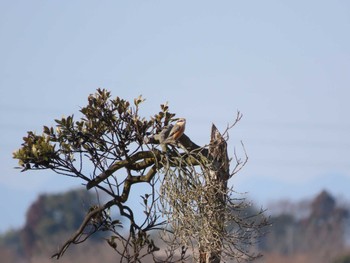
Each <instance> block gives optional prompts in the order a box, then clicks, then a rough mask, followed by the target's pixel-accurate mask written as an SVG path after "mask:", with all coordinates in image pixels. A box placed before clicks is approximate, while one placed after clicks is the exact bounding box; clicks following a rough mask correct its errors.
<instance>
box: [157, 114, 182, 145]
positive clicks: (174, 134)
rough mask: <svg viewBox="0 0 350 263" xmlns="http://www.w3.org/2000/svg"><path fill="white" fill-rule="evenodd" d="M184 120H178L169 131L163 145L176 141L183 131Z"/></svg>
mask: <svg viewBox="0 0 350 263" xmlns="http://www.w3.org/2000/svg"><path fill="white" fill-rule="evenodd" d="M185 127H186V119H185V118H179V119H178V120H177V122H176V123H175V125H174V126H173V128H172V129H171V130H170V133H169V135H168V137H167V138H166V139H165V140H164V141H163V143H170V142H175V141H177V140H178V139H179V138H180V137H181V136H182V134H183V133H184V131H185Z"/></svg>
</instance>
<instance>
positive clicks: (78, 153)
mask: <svg viewBox="0 0 350 263" xmlns="http://www.w3.org/2000/svg"><path fill="white" fill-rule="evenodd" d="M143 101H144V100H143V99H142V97H139V98H136V99H135V100H134V105H131V104H130V102H128V101H126V100H123V99H120V98H119V97H117V98H115V99H112V98H111V94H110V92H108V91H106V90H102V89H98V90H97V92H96V93H95V94H94V95H90V96H89V98H88V105H87V106H86V107H83V108H82V109H81V110H80V112H81V117H80V118H79V120H78V121H74V116H73V115H72V116H69V117H67V118H62V119H60V120H55V121H56V123H57V125H56V127H55V128H54V127H47V126H44V128H43V134H41V135H36V134H35V133H33V132H28V135H27V136H26V137H24V142H23V144H22V147H21V148H20V149H19V150H17V151H16V152H15V153H14V158H16V159H18V160H19V164H20V166H21V167H22V168H23V170H22V171H26V170H44V169H49V170H52V171H54V172H56V173H58V174H61V175H65V176H71V177H76V178H80V179H82V180H83V182H85V185H86V187H87V189H92V188H94V189H96V193H97V194H101V193H104V195H107V196H108V197H109V200H107V201H106V202H101V203H99V204H93V205H92V206H91V208H90V210H89V212H88V213H87V215H86V216H85V219H84V220H83V222H82V223H81V226H80V227H79V229H77V231H76V232H75V233H74V234H73V235H72V236H71V238H70V239H69V240H67V242H66V243H65V244H63V246H62V247H61V248H60V250H59V251H58V252H57V253H56V254H54V255H53V257H55V258H57V259H58V258H60V257H61V256H62V255H63V254H64V253H65V251H66V250H67V248H68V247H69V246H70V245H71V244H78V243H81V242H84V241H85V240H86V239H87V238H89V237H90V236H91V235H92V234H94V233H96V232H98V231H109V232H110V233H111V234H110V237H109V238H108V240H107V242H108V244H109V245H110V246H111V247H112V248H113V249H114V250H115V251H116V252H117V253H118V254H119V255H120V258H121V262H141V261H142V260H147V259H148V260H149V259H150V257H151V258H152V260H153V261H155V262H185V261H197V262H225V261H227V260H235V261H238V262H239V261H241V260H251V259H254V258H256V257H257V256H259V255H257V254H255V253H254V251H252V244H253V243H254V241H255V240H256V238H257V237H258V236H259V235H260V234H261V231H262V229H263V227H264V226H266V225H267V221H266V219H265V218H264V216H263V215H262V213H263V211H260V212H259V213H258V214H257V215H251V214H248V213H247V209H246V208H247V206H248V204H247V203H246V202H245V200H244V199H237V198H234V191H233V189H232V188H229V187H228V180H229V179H230V178H231V177H232V175H234V174H235V173H237V172H238V171H239V170H240V169H241V168H242V167H243V166H244V165H245V164H246V162H247V160H248V157H247V155H245V156H244V158H243V160H242V159H240V158H239V157H238V156H237V155H236V153H235V154H234V159H233V161H234V162H235V163H234V168H233V169H232V171H231V172H230V168H229V166H230V161H231V160H230V159H229V157H228V154H227V140H228V131H229V130H230V129H231V128H232V127H233V126H234V125H235V124H236V123H237V122H238V121H239V120H240V119H241V117H242V115H241V114H240V113H239V112H238V114H237V118H236V120H235V122H234V124H233V125H232V126H230V127H228V128H227V130H226V131H225V132H224V133H223V135H222V134H220V132H219V131H218V129H217V128H216V127H215V126H214V125H213V126H212V132H211V140H210V143H209V144H208V145H206V146H202V147H201V146H198V145H197V144H195V143H194V142H193V141H192V140H191V139H190V138H189V137H188V136H187V135H186V134H183V135H182V136H181V137H180V138H178V139H177V140H169V139H168V137H169V133H170V132H171V129H172V127H173V122H174V121H175V120H176V119H175V118H174V117H175V114H172V113H170V112H169V109H168V106H167V105H166V104H162V105H161V110H160V112H159V113H157V114H155V115H154V116H153V117H152V118H150V119H149V120H147V119H145V118H142V117H140V115H139V107H140V104H141V103H142V102H143ZM242 147H243V149H244V145H243V144H242ZM141 183H142V184H143V185H145V186H146V187H144V191H145V192H144V193H141V197H140V198H141V199H140V201H141V203H142V204H143V211H142V212H143V213H140V212H139V211H137V209H136V208H135V207H132V206H131V205H130V204H129V203H128V202H127V201H128V200H129V199H130V198H129V197H130V196H132V195H131V193H132V187H133V186H135V185H137V184H141ZM132 194H133V196H138V195H140V193H137V192H135V193H132ZM115 208H117V210H118V212H119V214H120V216H121V217H122V218H123V219H127V222H125V220H124V221H123V220H121V218H120V217H116V216H115V213H113V209H115ZM122 227H124V228H125V227H127V228H128V230H127V231H123V230H122ZM157 233H159V234H160V236H161V239H159V238H157V237H156V235H155V234H157Z"/></svg>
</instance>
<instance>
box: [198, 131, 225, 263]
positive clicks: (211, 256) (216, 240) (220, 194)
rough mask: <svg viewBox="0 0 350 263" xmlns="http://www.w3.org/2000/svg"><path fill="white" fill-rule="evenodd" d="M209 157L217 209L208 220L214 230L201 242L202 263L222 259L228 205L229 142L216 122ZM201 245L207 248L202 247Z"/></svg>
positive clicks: (212, 187)
mask: <svg viewBox="0 0 350 263" xmlns="http://www.w3.org/2000/svg"><path fill="white" fill-rule="evenodd" d="M209 159H210V160H211V167H210V169H209V170H208V175H207V178H206V180H207V185H208V186H209V187H208V191H210V192H212V194H209V196H212V197H213V199H214V200H212V201H211V205H212V207H213V209H215V211H213V213H212V215H211V218H208V221H209V222H211V224H212V226H213V229H214V231H213V233H212V235H211V236H210V237H207V238H205V240H206V241H202V242H206V244H200V251H199V253H200V260H199V261H200V263H219V262H220V261H221V249H222V233H223V231H224V227H225V226H224V221H225V219H224V209H225V207H226V192H227V181H228V179H229V173H230V172H229V159H228V154H227V143H226V140H225V139H224V138H223V137H222V135H221V134H220V132H219V130H218V129H217V128H216V126H215V125H214V124H213V125H212V130H211V138H210V145H209ZM205 216H209V215H207V214H206V215H205ZM201 245H202V246H201ZM201 247H202V248H203V247H204V248H206V249H201ZM208 248H210V249H208ZM204 250H206V251H204ZM208 250H209V251H208Z"/></svg>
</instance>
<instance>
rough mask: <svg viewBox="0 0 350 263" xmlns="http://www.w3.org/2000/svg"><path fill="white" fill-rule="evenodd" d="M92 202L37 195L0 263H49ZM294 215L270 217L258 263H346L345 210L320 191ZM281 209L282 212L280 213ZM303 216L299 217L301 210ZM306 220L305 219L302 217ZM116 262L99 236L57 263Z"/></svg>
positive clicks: (78, 195)
mask: <svg viewBox="0 0 350 263" xmlns="http://www.w3.org/2000/svg"><path fill="white" fill-rule="evenodd" d="M96 201H97V200H95V199H94V195H92V194H90V193H88V192H86V191H85V190H75V191H69V192H66V193H62V194H51V195H40V196H39V197H38V199H37V200H36V201H35V202H34V203H33V204H32V205H31V206H30V207H29V209H28V211H27V218H26V222H25V225H24V226H23V227H22V228H21V229H18V230H11V231H9V232H7V233H5V234H3V235H2V236H1V237H0V256H1V262H2V263H18V262H19V263H27V262H38V263H41V262H53V261H56V260H50V256H51V254H52V253H53V252H54V251H55V250H56V249H57V244H59V243H60V242H62V241H64V240H65V239H67V237H69V236H70V235H71V233H72V232H74V231H75V229H76V228H77V227H78V226H79V224H80V222H81V220H82V218H84V216H85V214H86V213H87V212H88V209H89V207H91V205H93V204H94V203H95V202H96ZM289 205H290V206H291V207H294V208H293V209H289V212H286V211H283V210H284V209H283V207H286V203H285V202H284V203H280V206H281V207H280V208H281V209H280V210H281V212H279V213H276V214H275V215H273V216H271V222H272V227H271V228H270V232H269V233H268V234H267V235H266V236H265V237H264V238H263V240H261V242H260V243H259V245H258V249H259V250H261V251H263V254H264V256H263V257H262V259H260V260H259V261H260V262H269V263H274V262H296V263H298V262H300V263H304V262H311V263H312V262H321V263H322V262H332V263H348V262H350V254H347V252H348V251H349V250H348V249H349V248H348V246H347V245H348V244H347V243H346V240H347V239H349V233H347V229H348V228H349V223H348V215H349V210H348V208H347V207H346V206H345V205H343V206H340V205H338V204H337V202H336V199H335V198H334V197H333V196H331V195H330V194H329V193H328V192H326V191H323V192H321V193H320V194H319V195H318V196H316V197H315V198H314V199H313V200H311V201H302V202H300V203H299V204H293V203H289ZM282 206H283V207H282ZM305 209H306V210H308V211H306V212H305V211H301V210H305ZM305 214H306V215H305ZM73 261H74V262H85V263H90V262H97V261H99V262H106V263H109V262H116V255H115V253H114V252H113V250H111V249H110V248H109V246H106V242H105V237H104V236H103V235H95V236H93V237H92V238H91V239H90V240H89V242H87V243H83V244H81V245H78V246H74V247H72V249H71V250H69V251H68V252H67V255H66V257H63V258H62V259H60V261H59V262H73Z"/></svg>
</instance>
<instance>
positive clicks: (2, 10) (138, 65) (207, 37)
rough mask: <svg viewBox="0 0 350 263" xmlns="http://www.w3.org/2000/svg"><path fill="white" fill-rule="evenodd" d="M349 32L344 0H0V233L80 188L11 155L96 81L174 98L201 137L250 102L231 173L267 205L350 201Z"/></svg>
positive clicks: (127, 94)
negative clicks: (244, 160) (42, 203)
mask: <svg viewBox="0 0 350 263" xmlns="http://www.w3.org/2000/svg"><path fill="white" fill-rule="evenodd" d="M349 32H350V3H349V2H348V1H322V0H321V1H320V0H318V1H316V0H315V1H313V0H312V1H288V2H287V1H278V0H275V1H233V0H229V1H228V0H227V1H215V2H214V1H203V0H202V1H86V0H84V1H82V0H81V1H49V0H46V1H43V0H41V1H24V0H23V1H16V0H12V1H4V0H2V1H1V0H0V135H1V141H0V160H1V167H0V169H1V170H0V175H1V180H0V197H1V200H2V202H1V203H0V209H2V210H1V211H8V212H6V213H2V216H1V219H0V220H1V221H0V222H1V224H0V232H2V231H5V230H6V229H7V228H9V227H19V226H21V224H23V222H24V215H25V212H26V209H27V206H28V205H29V204H30V203H31V202H33V201H34V200H35V198H36V196H37V195H38V194H39V193H43V192H45V193H50V192H57V191H62V190H65V189H70V188H74V187H76V186H78V185H79V184H80V182H79V181H77V180H74V179H71V178H64V177H61V176H58V175H53V174H51V173H48V172H34V173H32V172H30V173H19V171H18V170H14V169H13V167H14V166H16V161H15V160H12V158H11V156H12V152H13V150H15V149H17V148H18V147H19V146H20V144H21V139H22V137H23V136H24V135H25V134H26V131H27V130H35V131H37V132H41V128H42V125H52V124H54V122H53V119H55V118H59V117H61V116H62V115H65V116H67V115H69V114H72V113H78V111H79V107H80V106H84V105H85V103H86V99H87V96H88V95H89V94H90V93H94V92H95V90H96V88H98V87H102V88H106V89H109V90H111V91H112V94H113V96H120V97H124V98H126V99H133V98H134V97H137V96H138V95H140V94H142V95H143V96H144V97H145V98H146V99H147V101H146V102H145V104H144V109H143V114H144V115H145V116H150V115H153V114H154V112H155V111H157V110H158V107H159V104H161V103H163V102H165V101H168V102H169V104H170V107H171V110H172V111H174V112H176V113H177V114H178V116H183V117H185V118H187V130H186V133H187V135H189V136H190V137H191V138H192V139H193V140H194V141H196V142H198V143H200V144H204V143H207V142H208V140H209V134H210V126H211V123H212V122H214V123H215V124H217V126H218V127H219V129H221V130H224V129H225V127H226V125H227V123H229V122H232V121H233V120H234V117H235V115H236V111H237V110H240V111H241V112H242V113H243V115H244V117H243V119H242V121H241V123H240V124H239V126H237V127H236V128H235V129H234V130H232V132H231V140H230V143H231V144H230V151H231V153H232V152H233V147H234V146H237V148H238V149H239V141H240V140H243V141H244V143H245V146H246V149H247V152H248V155H249V158H250V159H249V163H248V165H247V167H246V168H245V169H244V170H243V171H242V172H241V173H240V174H238V175H237V176H236V177H235V178H234V179H233V180H232V183H233V184H234V185H235V186H236V190H237V191H238V192H246V191H247V192H249V196H250V197H251V198H252V199H253V200H255V202H256V203H257V204H263V205H266V204H267V203H268V202H269V201H271V200H275V199H279V198H291V199H293V200H299V199H300V198H305V197H306V198H308V197H311V196H312V195H314V194H315V193H317V192H318V191H320V190H321V189H323V188H326V189H328V190H330V191H331V192H332V193H333V194H335V195H343V196H345V197H347V198H349V199H350V193H349V191H348V188H349V185H350V161H349V158H350V157H349V156H350V139H349V133H350V120H349V116H348V115H349V113H350V104H349V102H348V101H349V98H350V85H349V84H350V34H349Z"/></svg>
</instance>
